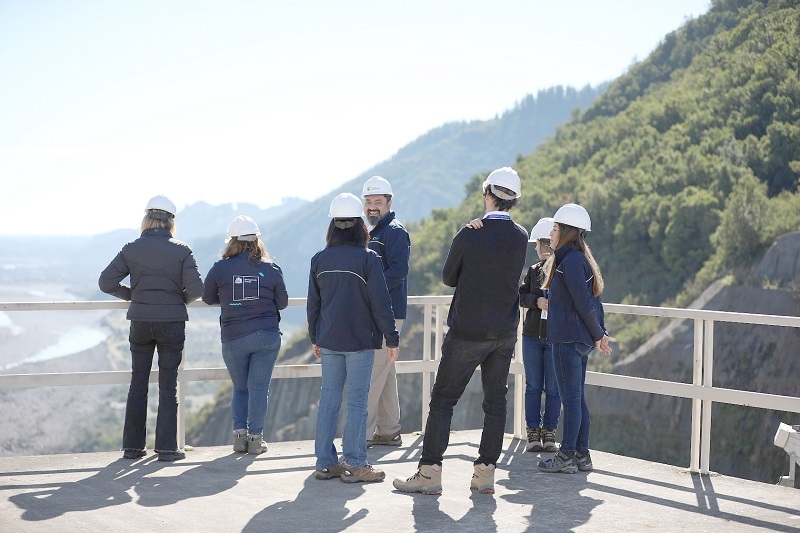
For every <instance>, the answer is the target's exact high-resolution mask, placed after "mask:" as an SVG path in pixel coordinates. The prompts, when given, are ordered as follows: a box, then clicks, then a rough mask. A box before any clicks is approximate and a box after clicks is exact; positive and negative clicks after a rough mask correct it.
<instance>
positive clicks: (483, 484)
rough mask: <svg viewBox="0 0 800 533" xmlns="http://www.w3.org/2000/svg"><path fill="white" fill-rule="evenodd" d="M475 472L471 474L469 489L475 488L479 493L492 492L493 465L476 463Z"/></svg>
mask: <svg viewBox="0 0 800 533" xmlns="http://www.w3.org/2000/svg"><path fill="white" fill-rule="evenodd" d="M474 466H475V473H473V474H472V481H471V482H470V484H469V488H470V490H475V491H478V492H480V493H481V494H494V470H495V466H494V465H487V464H483V463H480V464H477V465H474Z"/></svg>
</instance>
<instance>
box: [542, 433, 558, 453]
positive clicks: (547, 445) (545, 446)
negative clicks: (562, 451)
mask: <svg viewBox="0 0 800 533" xmlns="http://www.w3.org/2000/svg"><path fill="white" fill-rule="evenodd" d="M541 435H542V451H543V452H557V451H558V444H556V430H555V429H547V428H542V430H541Z"/></svg>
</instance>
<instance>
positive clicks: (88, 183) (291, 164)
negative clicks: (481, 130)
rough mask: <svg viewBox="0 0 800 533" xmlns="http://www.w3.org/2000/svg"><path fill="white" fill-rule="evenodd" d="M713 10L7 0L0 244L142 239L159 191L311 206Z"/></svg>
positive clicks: (597, 71) (627, 4)
mask: <svg viewBox="0 0 800 533" xmlns="http://www.w3.org/2000/svg"><path fill="white" fill-rule="evenodd" d="M708 7H709V1H708V0H681V1H666V0H664V1H662V0H658V1H654V2H647V3H643V2H638V1H636V0H618V1H614V2H607V3H603V4H597V3H596V2H591V1H589V0H571V1H566V2H561V3H559V4H557V5H551V4H544V3H536V2H523V1H521V0H500V1H498V2H495V3H493V4H492V5H491V7H489V6H488V5H487V4H485V3H482V2H474V3H469V2H466V3H465V2H455V1H454V0H450V1H443V2H436V3H430V2H424V1H423V0H414V1H409V2H404V3H403V4H402V5H400V4H391V3H390V4H374V3H364V2H358V1H356V0H347V1H344V2H339V3H336V4H327V3H318V2H309V1H298V2H292V3H290V4H280V5H272V4H268V3H261V2H250V3H248V2H244V3H237V4H236V6H235V9H232V8H230V6H229V5H228V4H222V3H218V2H213V1H200V2H196V3H193V4H192V7H191V10H189V9H186V8H185V7H184V8H181V7H180V6H178V5H176V4H171V3H160V2H156V1H144V2H139V3H136V4H135V5H133V4H126V3H112V4H107V3H103V2H96V1H90V0H81V1H76V2H69V3H55V4H52V5H48V7H47V9H42V8H41V6H40V5H39V4H35V3H25V2H20V3H3V4H0V69H2V71H3V72H4V73H5V74H6V77H7V79H8V80H13V81H12V82H11V83H6V84H4V85H2V86H0V116H3V127H2V128H0V176H3V178H4V179H3V182H4V192H5V194H4V197H5V198H6V201H5V202H4V205H3V209H2V210H0V212H1V213H2V214H0V217H2V218H0V221H2V224H1V225H0V228H2V229H0V235H93V234H98V233H105V232H107V231H111V230H114V229H119V228H127V227H132V226H135V225H136V223H137V222H138V218H139V216H140V213H141V210H142V208H143V207H144V204H145V202H146V201H147V199H148V198H149V197H150V196H152V195H154V194H167V195H168V196H170V198H171V199H172V200H173V201H174V202H175V203H176V204H177V205H178V209H179V210H180V209H183V208H185V207H186V206H187V205H190V204H194V203H196V202H198V201H205V202H207V203H209V204H212V205H222V204H227V203H232V202H241V203H252V204H256V205H258V206H259V207H261V208H267V207H270V206H273V205H277V204H278V203H279V202H280V201H281V198H282V197H284V196H299V195H303V197H304V198H305V199H308V200H314V199H316V198H318V197H320V196H322V195H324V194H326V193H328V192H331V191H332V190H334V189H335V188H336V187H337V186H338V185H340V184H343V183H345V182H346V181H349V180H351V179H353V178H355V177H356V176H358V175H359V174H361V173H362V172H364V171H366V170H368V169H369V168H371V167H372V166H374V165H376V164H378V163H380V162H382V161H385V160H386V159H388V158H390V157H391V156H392V155H393V154H395V153H396V152H397V151H398V150H399V149H400V148H402V147H403V146H405V145H406V144H408V143H409V142H411V141H413V140H414V139H416V138H417V137H419V136H421V135H423V134H425V133H426V132H428V131H430V130H431V129H433V128H436V127H439V126H441V125H443V124H445V123H448V122H454V121H470V120H486V119H490V118H492V117H494V116H497V115H500V114H502V113H503V112H505V111H507V110H509V109H512V108H513V107H514V106H515V105H516V104H517V103H518V102H520V101H521V100H522V99H523V98H524V97H525V96H526V95H529V94H536V92H537V91H539V90H542V89H546V88H549V87H554V86H558V85H562V86H572V87H576V88H581V87H584V86H586V85H587V84H589V85H597V84H599V83H602V82H605V81H609V80H612V79H614V78H616V77H617V76H619V75H621V74H623V73H624V72H625V71H626V69H627V68H628V67H629V66H630V65H631V64H632V63H633V62H634V61H636V60H637V59H638V60H641V59H644V58H645V57H646V56H647V55H648V54H649V53H650V52H651V51H652V50H653V49H654V48H655V47H656V46H657V44H658V43H659V42H660V41H661V40H662V39H663V38H664V36H665V35H666V34H667V33H669V32H671V31H674V30H675V29H677V28H678V27H679V26H680V25H681V24H682V23H683V22H684V21H685V20H686V19H687V18H690V17H696V16H699V15H701V14H703V13H704V12H706V11H707V9H708ZM509 163H510V162H509ZM478 170H480V169H476V171H478ZM387 178H389V179H390V180H391V176H387ZM287 181H288V182H290V183H291V184H292V187H291V189H290V190H287V191H286V194H285V195H281V194H280V193H278V194H275V190H276V187H275V185H276V184H279V183H282V182H287ZM298 189H299V190H298ZM87 211H89V212H91V213H92V215H91V216H86V215H85V213H87ZM32 213H33V214H34V216H31V214H32ZM22 220H24V221H25V222H24V225H23V224H22V223H21V222H20V221H22Z"/></svg>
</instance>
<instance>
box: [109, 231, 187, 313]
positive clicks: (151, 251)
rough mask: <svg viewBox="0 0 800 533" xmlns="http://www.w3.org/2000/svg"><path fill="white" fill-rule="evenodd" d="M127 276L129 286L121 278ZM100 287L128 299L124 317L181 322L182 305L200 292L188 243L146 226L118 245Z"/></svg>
mask: <svg viewBox="0 0 800 533" xmlns="http://www.w3.org/2000/svg"><path fill="white" fill-rule="evenodd" d="M128 276H130V277H131V279H130V283H131V284H130V287H129V286H127V285H124V284H123V283H122V280H124V279H125V278H126V277H128ZM98 285H99V286H100V290H101V291H103V292H105V293H108V294H111V295H112V296H116V297H117V298H120V299H122V300H128V301H130V302H131V305H130V307H128V320H141V321H145V322H185V321H186V320H189V315H188V313H187V312H186V304H187V303H188V302H191V301H193V300H196V299H197V298H199V297H200V295H201V294H203V280H202V279H201V278H200V272H198V270H197V263H196V262H195V260H194V256H193V255H192V250H191V248H189V246H188V245H187V244H186V243H184V242H181V241H178V240H176V239H173V238H172V235H171V234H170V232H169V230H166V229H160V228H156V229H148V230H145V231H144V232H143V233H142V236H141V237H139V238H138V239H136V240H135V241H132V242H129V243H128V244H126V245H125V246H123V247H122V250H121V251H120V252H119V253H118V254H117V256H116V257H115V258H114V260H113V261H111V263H110V264H109V265H108V266H107V267H106V268H105V270H103V272H102V273H101V274H100V279H99V281H98Z"/></svg>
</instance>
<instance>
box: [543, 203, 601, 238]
mask: <svg viewBox="0 0 800 533" xmlns="http://www.w3.org/2000/svg"><path fill="white" fill-rule="evenodd" d="M553 221H554V222H558V223H559V224H566V225H567V226H573V227H575V228H578V229H585V230H586V231H592V219H591V218H589V213H587V212H586V209H584V208H583V207H581V206H579V205H578V204H566V205H562V206H561V207H559V208H558V211H556V214H555V215H553Z"/></svg>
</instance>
